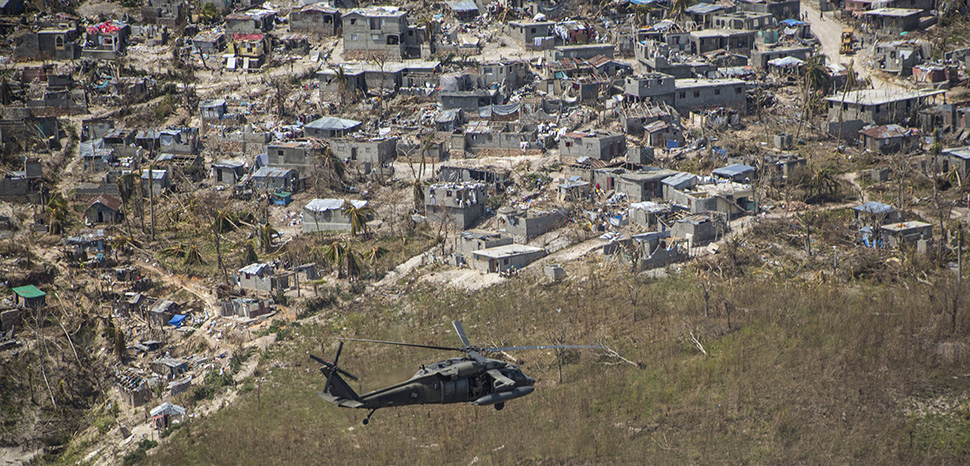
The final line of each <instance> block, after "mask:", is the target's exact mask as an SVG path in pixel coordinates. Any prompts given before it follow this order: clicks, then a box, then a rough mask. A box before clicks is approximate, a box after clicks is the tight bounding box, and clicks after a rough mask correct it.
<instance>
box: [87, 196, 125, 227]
mask: <svg viewBox="0 0 970 466" xmlns="http://www.w3.org/2000/svg"><path fill="white" fill-rule="evenodd" d="M123 219H124V213H123V212H122V211H121V201H119V200H118V199H115V198H114V197H112V196H109V195H107V194H102V195H100V196H98V197H96V198H94V199H91V200H90V201H88V205H87V208H85V209H84V221H85V223H87V224H88V225H92V224H96V223H120V222H121V221H122V220H123Z"/></svg>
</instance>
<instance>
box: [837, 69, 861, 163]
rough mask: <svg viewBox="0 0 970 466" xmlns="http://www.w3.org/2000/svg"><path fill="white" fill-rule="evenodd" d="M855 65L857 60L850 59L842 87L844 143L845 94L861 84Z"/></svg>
mask: <svg viewBox="0 0 970 466" xmlns="http://www.w3.org/2000/svg"><path fill="white" fill-rule="evenodd" d="M853 65H855V60H850V61H849V66H848V68H846V70H845V87H843V88H842V103H841V104H840V105H839V144H841V143H842V110H843V108H844V107H845V96H846V94H848V93H849V91H850V90H852V89H855V88H856V86H858V85H859V82H858V80H857V79H856V75H855V69H854V67H853Z"/></svg>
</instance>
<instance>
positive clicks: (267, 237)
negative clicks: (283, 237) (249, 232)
mask: <svg viewBox="0 0 970 466" xmlns="http://www.w3.org/2000/svg"><path fill="white" fill-rule="evenodd" d="M257 232H258V233H259V235H258V238H259V245H260V247H262V248H263V252H264V253H266V252H270V251H271V250H273V239H274V238H276V237H278V236H279V235H280V232H278V231H276V229H274V228H273V226H272V225H270V224H269V223H262V224H260V225H259V227H257Z"/></svg>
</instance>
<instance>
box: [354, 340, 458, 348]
mask: <svg viewBox="0 0 970 466" xmlns="http://www.w3.org/2000/svg"><path fill="white" fill-rule="evenodd" d="M339 340H344V341H362V342H364V343H381V344H384V345H398V346H411V347H414V348H428V349H436V350H445V351H465V349H464V348H454V347H451V346H434V345H419V344H417V343H404V342H400V341H384V340H364V339H360V338H339Z"/></svg>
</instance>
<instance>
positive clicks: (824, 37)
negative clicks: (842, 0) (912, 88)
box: [802, 2, 903, 90]
mask: <svg viewBox="0 0 970 466" xmlns="http://www.w3.org/2000/svg"><path fill="white" fill-rule="evenodd" d="M802 11H804V12H805V13H807V18H806V22H808V24H809V25H811V27H812V32H814V33H815V36H816V37H818V40H819V41H820V42H821V45H822V53H823V54H824V55H825V56H826V57H828V63H841V64H843V65H846V66H848V65H849V63H850V62H854V64H853V69H855V71H856V72H857V73H859V78H860V80H865V79H866V78H870V79H871V81H872V86H873V87H874V88H875V89H890V90H892V89H903V88H902V87H901V86H899V85H898V84H896V83H895V82H892V81H888V80H884V79H882V78H881V77H880V76H879V74H878V73H872V72H871V70H870V69H869V58H870V55H871V53H872V48H871V47H870V45H871V44H869V43H868V42H867V43H866V46H865V47H862V48H861V49H859V50H858V51H856V53H855V54H854V55H842V54H840V53H839V48H840V46H841V42H842V29H843V28H845V27H847V26H846V25H845V23H843V22H842V21H838V20H836V19H834V18H833V16H832V14H831V13H826V14H825V17H824V18H820V17H819V11H818V6H817V5H815V4H814V3H812V2H802Z"/></svg>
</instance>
